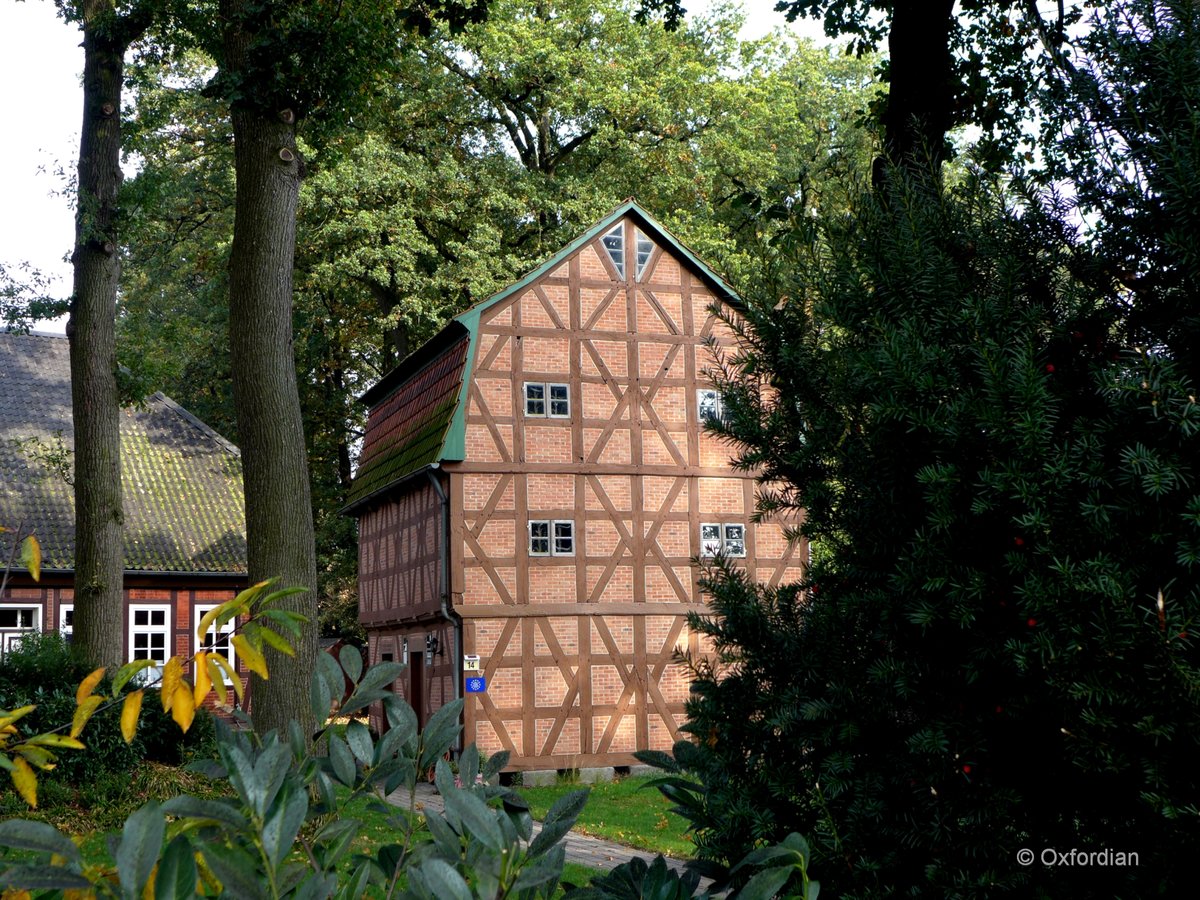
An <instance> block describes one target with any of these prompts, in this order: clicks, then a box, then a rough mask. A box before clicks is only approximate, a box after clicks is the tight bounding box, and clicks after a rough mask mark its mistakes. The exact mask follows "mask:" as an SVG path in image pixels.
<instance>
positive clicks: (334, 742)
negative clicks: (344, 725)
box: [329, 734, 355, 787]
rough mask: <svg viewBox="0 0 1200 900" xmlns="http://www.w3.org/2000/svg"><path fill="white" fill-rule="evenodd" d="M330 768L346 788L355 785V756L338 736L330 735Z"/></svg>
mask: <svg viewBox="0 0 1200 900" xmlns="http://www.w3.org/2000/svg"><path fill="white" fill-rule="evenodd" d="M329 766H330V769H331V770H332V771H333V775H334V777H335V778H336V779H337V780H338V781H340V782H341V783H342V784H344V785H346V787H352V786H353V785H354V774H355V769H354V756H353V755H352V754H351V753H350V748H349V747H347V746H346V742H345V741H344V740H342V739H341V738H340V737H339V736H338V735H336V734H331V735H329Z"/></svg>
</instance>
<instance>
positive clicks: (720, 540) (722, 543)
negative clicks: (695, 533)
mask: <svg viewBox="0 0 1200 900" xmlns="http://www.w3.org/2000/svg"><path fill="white" fill-rule="evenodd" d="M717 554H723V555H725V556H730V557H736V558H739V559H741V558H743V557H745V555H746V526H745V525H743V524H741V523H740V522H726V523H725V524H721V523H719V522H704V523H703V524H701V525H700V555H701V556H716V555H717Z"/></svg>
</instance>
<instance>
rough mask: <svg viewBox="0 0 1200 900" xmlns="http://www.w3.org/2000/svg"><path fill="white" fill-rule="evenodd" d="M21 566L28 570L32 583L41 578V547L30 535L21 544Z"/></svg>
mask: <svg viewBox="0 0 1200 900" xmlns="http://www.w3.org/2000/svg"><path fill="white" fill-rule="evenodd" d="M21 565H23V566H24V567H25V568H27V569H28V570H29V574H30V575H32V576H33V580H34V581H40V580H41V578H42V545H41V544H39V543H38V539H37V538H35V537H34V536H33V535H32V534H31V535H29V536H28V537H27V538H25V540H24V541H23V542H22V543H21Z"/></svg>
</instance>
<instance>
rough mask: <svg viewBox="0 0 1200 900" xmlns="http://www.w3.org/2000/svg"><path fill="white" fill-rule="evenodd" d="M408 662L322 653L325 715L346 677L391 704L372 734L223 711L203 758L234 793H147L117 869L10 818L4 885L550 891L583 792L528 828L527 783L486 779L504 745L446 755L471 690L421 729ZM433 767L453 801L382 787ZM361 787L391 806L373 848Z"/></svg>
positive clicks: (248, 893)
mask: <svg viewBox="0 0 1200 900" xmlns="http://www.w3.org/2000/svg"><path fill="white" fill-rule="evenodd" d="M351 649H352V648H351ZM402 668H403V667H402V666H399V665H397V664H395V663H384V664H381V665H379V666H374V667H372V668H370V669H368V670H366V671H363V669H362V665H361V659H360V657H359V656H358V654H357V652H356V651H352V652H349V653H345V654H343V656H342V659H341V664H340V665H339V664H338V662H337V661H335V660H333V658H332V657H329V656H328V654H322V661H321V663H320V664H319V667H318V670H317V671H316V672H315V673H314V674H313V678H312V688H311V693H312V702H313V706H314V709H318V708H319V709H321V715H320V716H319V719H320V720H322V721H324V720H325V719H326V718H327V715H328V712H329V708H330V707H329V701H330V698H331V697H340V696H341V694H342V691H343V690H344V687H345V679H347V678H349V679H350V680H351V681H353V682H354V689H353V691H352V692H351V694H350V696H349V697H348V698H347V700H346V702H345V703H344V704H342V707H341V711H342V712H353V711H356V710H362V709H364V708H366V707H367V706H368V705H370V704H373V703H380V704H382V707H383V710H384V713H385V715H386V718H387V721H388V723H389V726H390V727H389V729H388V731H386V732H385V733H384V735H383V736H382V737H380V738H378V739H375V738H374V737H373V736H372V735H371V733H370V731H369V729H368V728H367V726H366V725H364V724H363V723H362V722H359V721H351V723H350V724H349V725H348V726H347V727H346V728H345V730H344V733H343V734H338V733H337V732H336V730H335V728H334V727H333V726H331V725H330V726H326V727H325V728H323V729H322V730H321V731H320V732H319V733H318V734H317V736H316V739H315V743H316V747H317V749H312V748H310V747H309V745H308V742H307V741H306V740H305V735H303V734H301V732H300V730H299V728H298V727H296V726H295V725H294V724H293V725H292V726H291V727H290V729H289V732H288V734H287V735H286V736H281V735H279V734H278V733H276V732H270V733H268V734H267V735H265V736H262V737H259V736H257V735H255V734H254V733H253V732H252V731H249V730H235V729H232V728H230V727H229V726H228V725H227V724H225V723H224V722H220V723H218V741H217V758H216V759H215V760H210V761H207V762H204V763H196V764H194V768H195V769H197V770H198V771H202V772H203V773H204V774H206V775H208V776H210V777H212V778H215V779H219V780H222V781H227V782H228V784H229V786H230V787H231V789H232V796H229V797H219V798H212V797H196V796H190V795H181V796H177V797H174V798H172V799H170V800H167V801H166V802H162V803H160V802H158V801H151V802H148V803H146V804H144V805H143V806H142V807H140V808H139V809H138V810H137V811H135V812H134V813H133V814H132V815H130V816H129V817H128V818H127V819H126V820H125V823H124V825H123V827H122V829H121V833H120V835H119V837H117V838H116V839H115V840H114V841H113V842H112V855H113V859H114V860H115V862H116V865H115V868H108V867H105V866H97V865H94V864H88V863H86V862H85V861H84V859H83V857H82V855H81V854H80V852H79V850H78V848H77V847H75V845H74V844H73V843H72V842H71V840H70V839H69V838H68V837H66V836H65V835H63V834H62V833H61V832H59V831H58V830H56V829H54V828H53V827H51V826H50V825H47V824H45V823H42V822H30V821H22V820H16V819H13V820H9V821H7V822H4V823H0V847H3V848H4V849H3V850H0V854H2V855H0V865H3V866H4V868H3V870H2V871H0V886H3V887H5V888H14V889H25V890H40V889H55V890H66V889H71V888H77V889H80V890H87V889H90V890H95V891H97V893H99V894H102V895H104V896H110V895H111V896H117V895H120V896H139V895H141V894H142V892H143V891H144V890H145V888H146V885H147V884H148V883H149V882H150V881H151V879H153V883H154V888H153V890H154V893H155V896H158V897H180V898H182V897H191V896H193V895H195V894H196V893H197V892H198V891H203V892H205V893H221V894H222V895H225V896H229V897H246V898H256V900H257V898H261V897H283V896H287V897H331V896H337V897H359V896H362V894H363V892H364V890H366V889H367V888H368V887H374V888H377V889H379V890H381V891H382V892H384V893H385V894H387V895H388V896H393V897H404V898H423V900H426V898H434V897H436V898H439V900H445V898H446V897H479V898H484V897H489V898H490V897H497V896H515V897H524V898H534V897H549V896H552V895H553V894H554V892H555V889H556V887H557V884H558V882H559V879H560V877H561V874H562V868H563V856H564V851H563V848H562V846H561V844H560V841H561V838H562V837H563V835H565V834H566V832H567V831H568V830H569V829H570V827H571V825H572V824H573V823H574V821H575V818H576V817H577V816H578V814H579V811H580V809H581V808H582V806H583V803H584V802H585V800H586V797H587V791H586V790H580V791H575V792H573V793H572V794H570V795H568V796H567V797H564V798H562V799H561V800H560V801H558V802H557V803H556V804H555V805H554V807H553V808H552V809H551V810H550V811H549V813H548V814H547V816H546V819H545V822H544V823H543V827H542V831H541V832H540V833H539V834H538V835H537V836H534V835H533V820H532V818H531V816H530V815H529V811H528V806H527V805H526V804H525V802H524V801H523V800H522V799H521V798H520V796H519V795H517V794H515V793H514V792H512V791H511V790H510V789H508V788H501V787H496V786H492V785H489V784H487V783H486V782H487V781H488V780H490V779H492V777H493V776H494V775H495V773H496V772H498V771H499V770H500V768H502V767H503V766H504V764H505V762H506V761H507V756H506V755H505V754H499V755H497V756H493V757H491V758H490V759H488V760H487V761H482V760H481V759H480V756H479V754H478V752H477V751H476V749H475V748H474V747H473V746H472V747H468V748H467V749H466V750H465V751H464V752H463V753H462V755H461V757H460V758H459V760H458V768H459V771H460V773H461V785H460V784H459V783H456V779H455V777H454V775H453V774H452V773H451V770H450V765H449V763H448V762H447V761H446V760H445V759H444V758H443V757H444V756H445V755H446V754H447V752H448V751H449V749H450V748H451V746H452V745H453V744H454V742H455V741H456V740H457V737H458V734H459V730H460V725H459V716H460V714H461V711H462V701H461V700H459V701H455V702H452V703H450V704H447V705H446V706H444V707H442V708H441V709H440V710H439V711H438V712H437V713H436V714H435V715H434V716H433V717H432V718H431V719H430V721H429V723H428V725H427V727H426V728H425V730H424V731H423V732H420V733H418V730H417V725H416V715H415V714H414V713H413V711H412V709H411V708H409V707H408V706H407V705H406V704H405V703H404V702H403V701H402V700H400V699H399V698H398V697H397V696H396V695H395V694H394V693H392V691H391V688H390V685H391V683H392V682H393V681H394V680H395V678H396V677H397V675H398V674H399V672H400V671H402ZM318 754H320V755H318ZM430 768H433V769H434V771H435V773H436V779H437V784H438V789H439V791H440V792H441V794H442V796H443V798H444V800H445V812H444V813H435V812H433V811H430V810H427V811H426V814H425V817H424V819H423V820H422V819H420V818H419V817H415V816H410V815H408V814H407V813H405V812H403V811H401V810H398V809H396V808H395V807H392V806H390V805H388V804H387V803H385V802H384V801H383V799H382V796H384V795H386V794H390V793H392V792H394V791H397V790H399V791H402V792H406V793H407V794H408V795H409V798H410V801H411V798H412V796H413V795H414V794H415V790H416V783H417V779H418V777H420V775H421V774H422V773H424V772H425V771H427V770H428V769H430ZM477 776H478V777H477ZM356 801H358V802H359V803H366V805H367V808H369V809H371V810H374V811H378V812H379V813H381V814H383V815H384V816H385V818H386V822H387V825H388V826H389V827H390V828H391V829H392V832H391V834H392V840H391V842H389V843H387V844H385V845H383V846H381V847H378V848H377V849H375V850H374V851H373V852H371V853H369V854H361V853H358V852H356V851H355V849H354V841H355V838H356V836H357V835H358V833H359V831H360V828H361V822H360V821H359V820H358V819H357V818H354V817H353V816H352V815H350V814H348V810H347V808H348V807H349V806H351V805H352V804H354V803H355V802H356ZM410 805H411V804H410ZM14 851H17V852H16V853H15V854H14Z"/></svg>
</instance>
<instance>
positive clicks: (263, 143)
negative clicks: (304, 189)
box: [221, 0, 317, 734]
mask: <svg viewBox="0 0 1200 900" xmlns="http://www.w3.org/2000/svg"><path fill="white" fill-rule="evenodd" d="M247 5H248V4H247V3H246V0H222V2H221V12H222V15H223V17H224V19H225V36H224V49H225V60H224V62H225V66H226V68H227V69H228V70H229V71H230V72H232V73H233V74H235V75H244V74H245V72H246V68H247V66H246V54H247V48H248V46H249V43H250V40H251V38H252V35H251V34H249V33H248V32H247V30H246V29H245V27H244V25H243V24H242V23H243V22H244V18H245V17H244V12H245V9H246V7H247ZM252 90H253V88H252V87H250V91H252ZM231 120H232V123H233V135H234V169H235V172H236V175H237V191H236V197H235V211H234V226H233V246H232V248H231V253H230V259H229V346H230V357H231V361H232V366H233V399H234V411H235V414H236V416H237V427H238V436H239V440H240V443H241V449H242V464H243V472H244V478H245V492H246V538H247V545H248V563H249V570H250V581H251V582H252V583H253V582H257V581H261V580H263V579H266V578H272V577H277V578H278V579H279V586H281V587H302V588H305V589H306V593H304V594H299V595H296V596H293V597H290V598H288V601H287V602H288V604H289V606H290V608H292V609H295V610H297V611H299V612H302V613H303V614H304V615H306V616H308V617H309V625H308V626H306V627H305V629H304V630H303V634H302V637H301V638H300V639H299V640H298V641H297V642H296V648H295V649H296V655H295V656H294V657H291V658H289V657H287V656H284V655H283V654H280V653H277V652H275V651H273V650H270V649H268V668H269V670H270V676H271V677H270V679H269V680H265V681H264V680H262V679H259V678H258V677H257V676H254V684H253V686H252V698H253V700H252V702H253V713H254V722H255V728H256V729H257V730H258V731H259V732H260V733H265V732H267V731H269V730H271V729H283V728H286V725H287V723H288V721H289V720H291V719H296V720H297V721H298V722H299V723H300V725H301V728H302V730H303V731H304V733H305V734H311V733H312V731H313V728H314V724H315V723H314V721H313V717H312V713H311V712H310V710H309V702H308V695H309V676H310V674H311V673H312V671H313V669H314V667H315V665H316V654H317V631H316V627H317V626H316V623H317V564H316V547H315V541H314V537H313V517H312V503H311V500H310V487H309V480H308V459H307V451H306V446H305V440H304V426H303V422H302V419H301V414H300V395H299V391H298V388H297V384H296V364H295V355H294V350H293V343H292V261H293V256H294V253H295V243H296V204H297V198H298V195H299V190H300V177H301V171H300V155H299V152H298V151H297V149H296V133H295V124H294V121H295V119H294V116H293V115H291V113H290V112H287V111H279V112H278V113H276V114H271V113H267V112H264V111H263V110H261V109H260V108H256V107H254V106H252V105H251V104H249V103H246V102H241V101H238V100H235V101H234V102H233V103H232V108H231Z"/></svg>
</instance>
